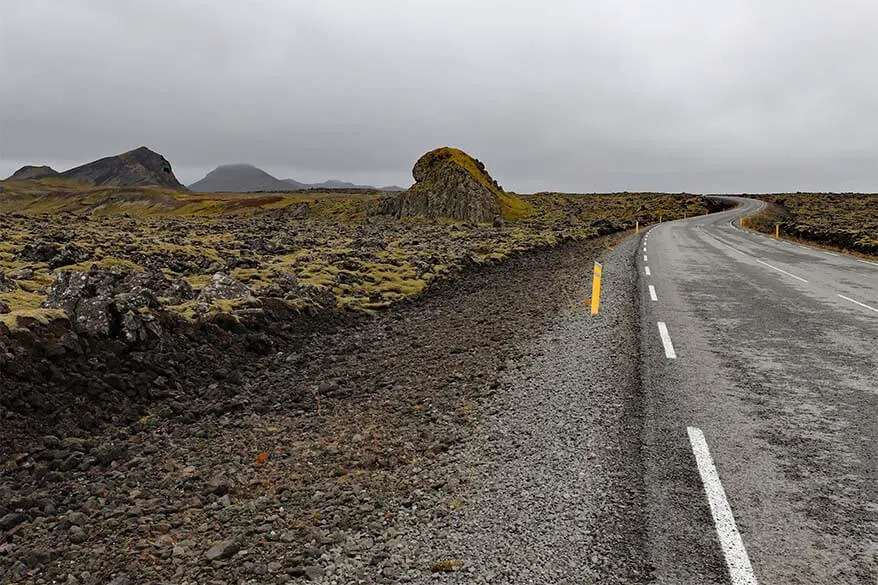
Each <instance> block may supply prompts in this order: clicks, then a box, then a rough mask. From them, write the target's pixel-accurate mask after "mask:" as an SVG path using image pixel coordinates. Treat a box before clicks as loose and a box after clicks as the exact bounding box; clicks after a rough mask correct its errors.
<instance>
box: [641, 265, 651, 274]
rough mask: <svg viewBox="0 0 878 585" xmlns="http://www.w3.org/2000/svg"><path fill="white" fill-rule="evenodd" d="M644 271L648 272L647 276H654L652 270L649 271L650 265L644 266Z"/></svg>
mask: <svg viewBox="0 0 878 585" xmlns="http://www.w3.org/2000/svg"><path fill="white" fill-rule="evenodd" d="M643 271H644V272H645V273H646V275H647V276H652V272H650V271H649V266H644V267H643Z"/></svg>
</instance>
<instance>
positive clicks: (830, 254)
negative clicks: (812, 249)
mask: <svg viewBox="0 0 878 585" xmlns="http://www.w3.org/2000/svg"><path fill="white" fill-rule="evenodd" d="M823 253H824V254H826V255H827V256H838V254H833V253H832V252H826V251H824V252H823Z"/></svg>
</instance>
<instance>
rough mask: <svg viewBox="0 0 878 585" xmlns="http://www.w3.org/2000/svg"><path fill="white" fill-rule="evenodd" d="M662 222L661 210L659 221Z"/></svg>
mask: <svg viewBox="0 0 878 585" xmlns="http://www.w3.org/2000/svg"><path fill="white" fill-rule="evenodd" d="M661 222H662V212H661V211H659V223H661Z"/></svg>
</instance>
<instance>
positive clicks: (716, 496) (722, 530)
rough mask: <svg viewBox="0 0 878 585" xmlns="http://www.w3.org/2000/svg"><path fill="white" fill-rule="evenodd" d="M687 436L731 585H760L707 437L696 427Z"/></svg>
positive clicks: (689, 428) (690, 428)
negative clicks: (720, 478) (708, 445)
mask: <svg viewBox="0 0 878 585" xmlns="http://www.w3.org/2000/svg"><path fill="white" fill-rule="evenodd" d="M686 432H687V433H688V434H689V442H690V443H691V444H692V452H693V453H694V454H695V463H696V464H697V465H698V473H699V475H701V482H702V483H703V484H704V493H705V494H706V495H707V502H708V504H709V505H710V513H711V515H712V516H713V523H714V526H715V527H716V533H717V535H718V536H719V543H720V546H722V549H723V555H724V556H725V559H726V566H727V567H728V568H729V578H730V580H731V583H732V585H758V581H757V580H756V575H755V574H754V573H753V566H752V565H751V564H750V557H749V556H747V549H745V548H744V541H743V540H742V539H741V533H740V532H738V526H737V524H735V516H734V514H732V508H731V506H729V501H728V500H727V499H726V491H725V490H724V489H723V484H722V482H720V480H719V474H718V473H717V471H716V466H715V465H714V464H713V458H712V457H711V456H710V449H708V447H707V440H706V439H705V438H704V433H702V432H701V429H699V428H697V427H686Z"/></svg>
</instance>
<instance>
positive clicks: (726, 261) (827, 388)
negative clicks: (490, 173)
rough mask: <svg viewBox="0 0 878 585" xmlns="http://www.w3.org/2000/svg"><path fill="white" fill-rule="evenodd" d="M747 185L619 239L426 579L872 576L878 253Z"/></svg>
mask: <svg viewBox="0 0 878 585" xmlns="http://www.w3.org/2000/svg"><path fill="white" fill-rule="evenodd" d="M737 202H738V203H741V206H740V207H738V208H736V209H734V210H730V211H727V212H723V213H719V214H714V215H710V216H706V217H698V218H691V219H688V220H684V221H676V222H669V223H664V224H661V225H657V226H654V227H652V228H651V229H649V230H648V231H646V232H645V234H643V235H642V236H641V237H639V238H637V237H631V238H628V239H627V240H625V241H623V242H622V243H621V244H620V245H619V246H617V247H616V249H615V250H614V251H613V252H611V253H609V254H605V255H604V257H603V258H602V261H603V262H604V268H603V279H604V291H603V298H602V301H603V302H602V309H601V314H600V315H599V316H598V317H593V316H591V315H590V314H588V312H586V311H581V312H576V313H563V314H561V315H559V317H558V318H557V320H556V323H555V325H554V326H553V328H551V329H550V330H548V331H547V332H545V333H544V334H543V335H541V336H540V337H539V339H537V340H536V341H534V342H533V343H532V345H531V349H530V351H527V352H525V354H524V358H523V359H521V360H519V361H518V362H517V363H515V364H513V363H510V364H509V367H508V370H507V375H506V378H505V380H504V384H503V385H502V386H501V390H500V391H499V392H498V394H497V395H496V396H495V397H494V398H493V400H492V401H491V402H490V403H488V404H487V405H486V407H485V408H486V412H484V413H483V416H482V418H481V423H480V425H479V428H478V430H477V431H476V433H475V437H474V439H473V440H472V441H471V442H470V443H469V444H468V447H467V448H466V449H465V450H464V451H462V452H461V453H459V454H458V456H457V463H456V465H457V467H456V468H454V469H453V470H452V471H450V472H452V473H456V474H462V475H466V476H468V477H469V478H471V479H470V482H469V483H470V484H471V486H472V489H471V490H470V491H469V492H468V493H467V495H466V497H465V498H463V499H462V501H461V502H459V503H460V505H461V508H460V510H458V511H457V512H455V513H454V514H451V515H449V516H447V517H444V518H442V519H439V520H437V521H436V522H434V523H433V524H431V525H430V526H423V527H420V531H419V532H414V533H409V534H407V537H406V538H407V540H410V541H415V542H418V545H419V547H421V550H420V551H419V555H418V556H422V557H427V558H434V559H447V561H448V564H447V566H445V567H444V568H452V566H454V567H455V569H456V570H455V571H454V572H449V573H436V574H434V575H421V577H419V578H417V579H415V581H416V582H418V583H431V582H453V583H498V584H499V583H539V584H547V585H548V584H565V583H667V584H687V585H689V584H714V583H717V584H732V585H745V584H747V585H749V584H755V583H762V584H763V585H764V584H781V583H782V584H798V583H802V584H804V583H809V584H827V583H838V584H853V583H856V584H875V583H878V524H876V520H878V516H876V514H878V502H876V494H878V484H876V465H878V456H876V455H878V454H876V448H878V447H876V445H878V356H876V353H878V312H876V311H875V310H874V309H875V308H878V265H875V264H872V263H869V262H866V261H862V260H860V259H857V258H854V257H851V256H846V255H843V254H839V253H835V252H826V251H823V250H820V249H816V248H809V247H805V246H797V245H794V244H789V243H783V242H778V241H774V240H773V239H771V238H767V237H764V236H761V235H757V234H754V233H751V232H748V231H744V230H741V229H739V228H737V227H735V226H734V225H732V224H733V223H734V222H733V220H734V219H735V218H737V217H740V216H742V215H745V214H748V213H752V212H754V211H755V210H757V209H758V208H759V207H760V206H761V203H760V202H757V201H752V200H742V199H739V200H737ZM632 257H633V260H632ZM839 295H842V296H839ZM632 338H634V339H639V340H640V343H639V344H638V343H629V341H628V340H630V339H632ZM424 551H427V552H424ZM458 563H459V564H458ZM438 568H443V567H440V566H437V569H438Z"/></svg>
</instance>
